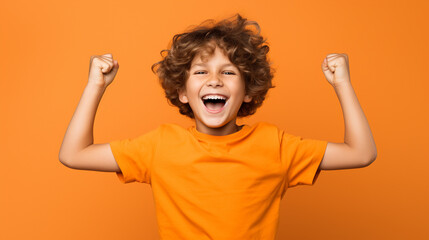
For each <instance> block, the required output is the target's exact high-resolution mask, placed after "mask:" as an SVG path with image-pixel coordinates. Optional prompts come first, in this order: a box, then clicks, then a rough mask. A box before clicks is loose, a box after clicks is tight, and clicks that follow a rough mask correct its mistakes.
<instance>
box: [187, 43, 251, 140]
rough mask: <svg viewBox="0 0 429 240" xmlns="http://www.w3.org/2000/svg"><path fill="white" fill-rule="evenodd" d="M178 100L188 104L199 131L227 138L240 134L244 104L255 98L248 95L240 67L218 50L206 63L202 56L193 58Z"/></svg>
mask: <svg viewBox="0 0 429 240" xmlns="http://www.w3.org/2000/svg"><path fill="white" fill-rule="evenodd" d="M179 100H180V101H181V102H182V103H189V105H190V107H191V108H192V111H193V113H194V117H195V123H196V128H197V130H198V131H199V132H202V133H206V134H210V135H227V134H231V133H233V132H235V131H237V125H236V119H237V113H238V110H239V109H240V106H241V104H242V103H243V102H250V101H251V100H252V99H251V98H250V97H249V96H247V95H245V83H244V79H243V78H242V76H241V74H240V71H239V70H238V68H237V67H236V66H235V65H234V64H232V63H231V62H230V61H229V59H228V57H227V56H225V55H224V54H223V52H222V51H221V49H219V48H218V47H216V49H215V52H214V54H213V55H212V56H210V57H208V58H207V59H205V61H203V59H201V56H200V54H198V55H196V56H195V57H194V59H193V61H192V63H191V68H190V70H189V78H188V79H187V81H186V84H185V89H184V90H183V91H181V92H179Z"/></svg>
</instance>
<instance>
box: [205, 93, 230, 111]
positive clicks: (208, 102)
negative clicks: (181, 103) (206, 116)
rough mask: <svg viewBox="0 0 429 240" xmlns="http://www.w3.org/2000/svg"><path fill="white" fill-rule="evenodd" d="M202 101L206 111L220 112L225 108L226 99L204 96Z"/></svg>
mask: <svg viewBox="0 0 429 240" xmlns="http://www.w3.org/2000/svg"><path fill="white" fill-rule="evenodd" d="M202 100H203V103H204V105H205V106H206V108H207V110H209V111H211V112H220V111H221V110H222V109H223V108H224V107H225V105H226V102H227V101H228V98H227V97H225V96H222V95H205V96H203V97H202Z"/></svg>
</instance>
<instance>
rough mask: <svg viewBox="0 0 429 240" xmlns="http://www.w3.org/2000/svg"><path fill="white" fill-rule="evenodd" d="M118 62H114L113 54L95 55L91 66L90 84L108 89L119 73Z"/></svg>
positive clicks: (92, 57)
mask: <svg viewBox="0 0 429 240" xmlns="http://www.w3.org/2000/svg"><path fill="white" fill-rule="evenodd" d="M118 69H119V64H118V61H116V60H113V57H112V54H110V53H108V54H104V55H93V56H91V61H90V64H89V76H88V84H92V85H95V86H97V87H100V88H107V86H109V84H110V83H112V81H113V79H114V78H115V76H116V73H117V72H118Z"/></svg>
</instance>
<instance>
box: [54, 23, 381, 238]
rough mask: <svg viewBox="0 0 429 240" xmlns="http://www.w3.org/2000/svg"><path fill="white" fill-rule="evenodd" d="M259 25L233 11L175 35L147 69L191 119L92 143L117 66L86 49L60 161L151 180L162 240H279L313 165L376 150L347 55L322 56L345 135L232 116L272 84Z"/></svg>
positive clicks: (345, 162)
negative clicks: (317, 134)
mask: <svg viewBox="0 0 429 240" xmlns="http://www.w3.org/2000/svg"><path fill="white" fill-rule="evenodd" d="M251 25H253V26H254V27H256V29H257V30H258V32H257V33H255V32H254V31H252V30H251V29H249V28H248V27H249V26H251ZM259 32H260V28H259V25H258V24H257V23H256V22H251V21H247V20H246V19H245V18H242V17H241V16H240V15H237V16H236V18H235V19H232V20H231V19H225V20H223V21H220V22H218V23H216V24H211V25H207V26H204V25H199V26H198V27H196V28H194V29H192V30H191V31H189V32H185V33H182V34H177V35H175V36H174V38H173V42H172V45H171V48H170V49H169V50H163V51H161V55H162V53H163V52H166V53H167V54H166V55H165V56H163V60H162V61H160V62H158V63H156V64H154V65H153V66H152V70H153V69H155V68H157V70H156V73H157V74H158V76H159V79H160V82H161V85H162V87H163V88H164V90H165V94H166V97H167V98H168V100H169V102H170V103H171V104H173V105H175V106H177V107H178V108H179V111H180V113H181V114H183V115H186V116H188V117H190V118H192V119H194V120H195V126H193V127H190V128H187V129H185V128H183V127H180V126H178V125H175V124H162V125H160V126H159V127H158V128H157V129H155V130H152V131H150V132H148V133H146V134H143V135H141V136H139V137H136V138H134V139H124V140H117V141H112V142H110V143H105V144H93V135H92V126H93V122H94V116H95V112H96V109H97V106H98V104H99V101H100V99H101V97H102V95H103V93H104V91H105V89H106V88H107V86H108V85H109V84H110V83H111V82H112V81H113V79H114V77H115V75H116V73H117V71H118V68H119V65H118V62H117V61H116V60H113V57H112V55H111V54H105V55H102V56H92V57H91V64H90V73H89V81H88V84H87V87H86V88H85V90H84V93H83V95H82V98H81V100H80V102H79V105H78V107H77V109H76V112H75V113H74V116H73V118H72V120H71V122H70V125H69V127H68V129H67V132H66V135H65V137H64V140H63V143H62V146H61V149H60V153H59V159H60V161H61V162H62V163H63V164H64V165H66V166H67V167H70V168H74V169H85V170H95V171H112V172H116V174H117V176H118V178H119V180H120V181H121V182H123V183H129V182H134V181H137V182H142V183H148V184H150V185H151V187H152V190H153V194H154V199H155V207H156V213H157V221H158V226H159V234H160V237H161V239H247V240H250V239H264V240H267V239H275V236H276V232H277V227H278V217H279V207H280V200H281V199H282V198H283V196H284V194H285V192H286V190H287V188H291V187H294V186H297V185H313V184H314V182H315V180H316V179H317V176H318V175H319V173H320V170H333V169H346V168H359V167H365V166H368V165H369V164H371V162H373V161H374V160H375V158H376V155H377V151H376V147H375V143H374V140H373V137H372V133H371V130H370V128H369V125H368V122H367V120H366V118H365V115H364V113H363V111H362V109H361V107H360V105H359V102H358V100H357V97H356V95H355V93H354V90H353V88H352V86H351V83H350V76H349V67H348V57H347V55H346V54H329V55H327V57H326V58H325V59H324V61H323V63H322V70H323V73H324V75H325V77H326V79H327V80H328V82H329V83H330V84H331V85H332V86H333V87H334V90H335V92H336V93H337V96H338V99H339V101H340V103H341V107H342V109H343V114H344V120H345V137H344V143H331V142H327V141H323V140H314V139H303V138H301V137H299V136H293V135H291V134H288V133H286V132H284V131H282V130H279V129H278V128H277V127H276V126H274V125H271V124H268V123H264V122H262V123H258V124H255V125H253V126H249V125H242V126H238V125H237V124H236V119H237V117H244V116H249V115H251V114H253V113H255V111H256V109H257V108H258V107H259V106H261V104H262V102H263V100H264V98H265V95H266V93H267V91H268V90H269V89H270V88H272V87H273V86H272V84H271V80H272V78H273V75H272V70H271V67H270V64H269V62H268V60H267V56H266V55H267V53H268V51H269V47H268V46H267V45H265V44H264V43H265V40H264V39H263V38H262V36H260V35H259Z"/></svg>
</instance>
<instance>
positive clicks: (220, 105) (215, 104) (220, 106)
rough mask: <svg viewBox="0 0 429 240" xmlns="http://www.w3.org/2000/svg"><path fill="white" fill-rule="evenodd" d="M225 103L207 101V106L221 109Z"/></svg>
mask: <svg viewBox="0 0 429 240" xmlns="http://www.w3.org/2000/svg"><path fill="white" fill-rule="evenodd" d="M223 105H225V104H224V103H210V102H209V103H206V107H207V108H208V109H210V110H219V109H221V108H222V107H223Z"/></svg>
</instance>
